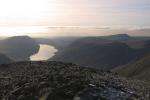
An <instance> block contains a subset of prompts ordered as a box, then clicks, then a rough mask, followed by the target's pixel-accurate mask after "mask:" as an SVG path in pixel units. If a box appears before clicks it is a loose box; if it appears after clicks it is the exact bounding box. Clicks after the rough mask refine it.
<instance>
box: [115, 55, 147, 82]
mask: <svg viewBox="0 0 150 100" xmlns="http://www.w3.org/2000/svg"><path fill="white" fill-rule="evenodd" d="M114 71H115V72H117V73H119V74H120V75H122V76H126V77H130V78H136V79H140V80H146V81H149V82H150V55H147V56H144V57H142V58H140V59H138V60H136V61H133V62H131V63H129V64H127V65H124V66H120V67H117V68H115V69H114Z"/></svg>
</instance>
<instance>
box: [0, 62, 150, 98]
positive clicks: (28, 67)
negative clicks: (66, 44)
mask: <svg viewBox="0 0 150 100" xmlns="http://www.w3.org/2000/svg"><path fill="white" fill-rule="evenodd" d="M149 93H150V89H149V87H148V85H146V83H144V82H140V81H136V80H127V79H125V78H120V77H119V76H117V75H114V74H113V73H110V72H102V71H98V70H94V69H89V68H85V67H80V66H78V65H75V64H72V63H62V62H19V63H14V64H8V65H2V66H0V99H2V100H149V99H150V97H149V96H150V94H149Z"/></svg>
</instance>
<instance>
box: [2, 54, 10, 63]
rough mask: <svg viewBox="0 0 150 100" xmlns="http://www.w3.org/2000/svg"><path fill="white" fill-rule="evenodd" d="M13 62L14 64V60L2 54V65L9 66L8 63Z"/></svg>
mask: <svg viewBox="0 0 150 100" xmlns="http://www.w3.org/2000/svg"><path fill="white" fill-rule="evenodd" d="M11 62H12V60H11V59H10V58H8V57H7V56H5V55H4V54H0V64H7V63H11Z"/></svg>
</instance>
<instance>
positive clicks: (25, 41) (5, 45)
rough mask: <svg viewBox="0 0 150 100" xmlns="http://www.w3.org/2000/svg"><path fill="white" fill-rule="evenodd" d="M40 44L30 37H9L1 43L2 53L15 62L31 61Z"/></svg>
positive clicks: (0, 49)
mask: <svg viewBox="0 0 150 100" xmlns="http://www.w3.org/2000/svg"><path fill="white" fill-rule="evenodd" d="M39 48H40V47H39V44H38V43H37V42H35V41H34V40H33V39H32V38H30V37H28V36H14V37H9V38H6V39H4V40H2V41H1V42H0V53H3V54H5V55H7V56H8V57H9V58H11V59H13V60H14V61H20V60H29V57H30V56H31V55H33V54H35V53H37V52H38V50H39Z"/></svg>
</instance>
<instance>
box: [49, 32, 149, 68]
mask: <svg viewBox="0 0 150 100" xmlns="http://www.w3.org/2000/svg"><path fill="white" fill-rule="evenodd" d="M149 44H150V40H144V38H143V39H141V38H134V37H130V36H128V35H125V34H122V35H113V36H106V37H87V38H82V39H79V40H76V41H74V42H73V43H72V44H71V45H69V46H68V47H66V49H65V50H64V51H59V52H58V53H56V55H55V56H54V57H53V58H51V59H50V60H56V61H63V62H73V63H76V64H80V65H83V66H90V67H91V66H92V67H94V68H97V69H103V70H110V69H113V68H115V67H117V66H120V65H124V64H127V63H129V62H131V61H133V60H135V59H137V58H139V57H141V56H143V55H145V54H147V53H150V45H149ZM87 62H88V63H87Z"/></svg>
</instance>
